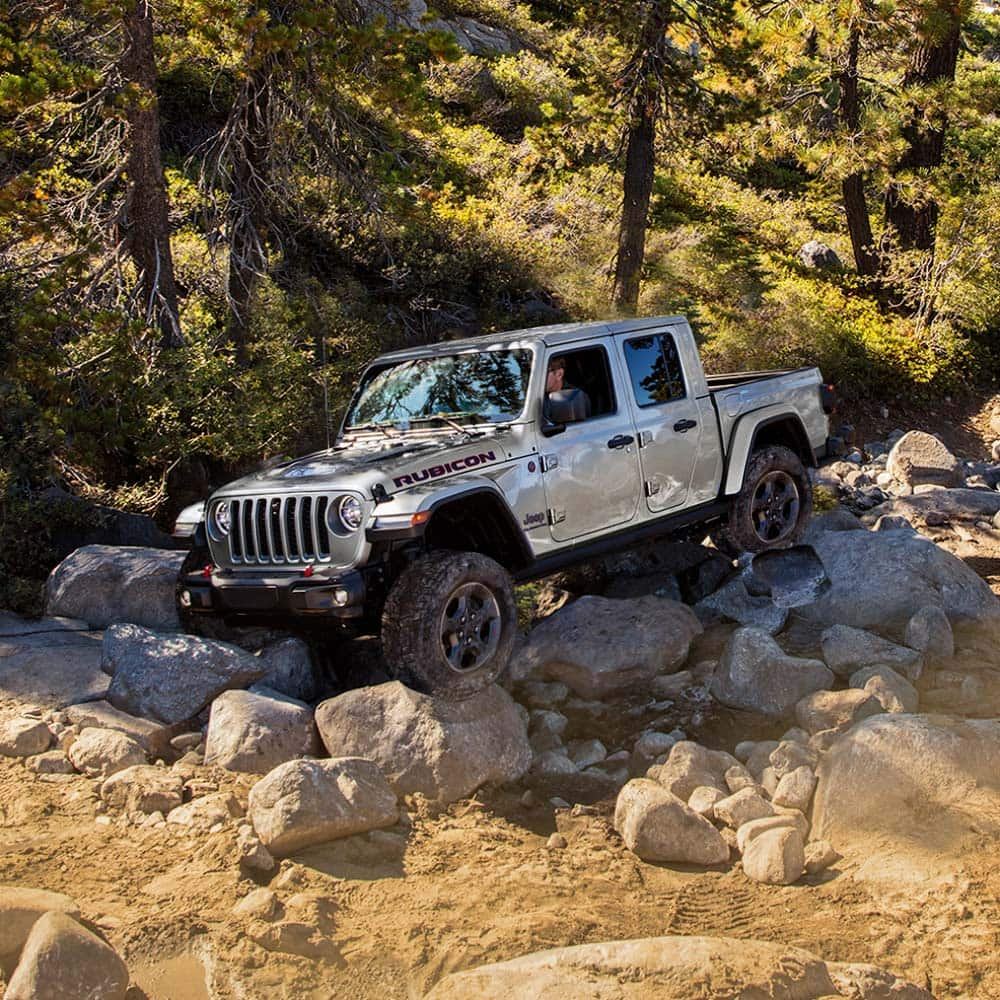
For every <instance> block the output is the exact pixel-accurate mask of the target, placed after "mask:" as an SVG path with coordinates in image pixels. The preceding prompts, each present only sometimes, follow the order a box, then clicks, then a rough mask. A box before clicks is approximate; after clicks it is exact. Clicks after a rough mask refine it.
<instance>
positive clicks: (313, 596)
mask: <svg viewBox="0 0 1000 1000" xmlns="http://www.w3.org/2000/svg"><path fill="white" fill-rule="evenodd" d="M177 600H178V602H179V603H180V605H181V607H182V608H184V609H185V610H186V611H191V612H194V613H199V614H215V615H234V614H248V615H253V616H255V617H257V616H264V617H266V616H269V615H275V616H276V617H277V616H281V615H301V616H303V617H312V618H317V617H327V618H338V619H343V618H360V617H361V616H362V615H363V614H364V604H365V581H364V577H363V576H362V575H361V573H359V572H357V571H356V570H351V571H349V572H347V573H344V574H342V575H340V576H338V577H337V578H336V579H326V578H324V579H309V578H307V577H304V576H302V575H301V574H296V575H294V576H289V575H284V576H274V577H267V576H252V577H244V576H237V575H236V574H235V573H229V574H227V573H220V572H215V573H212V575H211V576H205V575H204V574H203V573H191V574H188V575H186V576H183V577H181V579H180V581H179V582H178V587H177Z"/></svg>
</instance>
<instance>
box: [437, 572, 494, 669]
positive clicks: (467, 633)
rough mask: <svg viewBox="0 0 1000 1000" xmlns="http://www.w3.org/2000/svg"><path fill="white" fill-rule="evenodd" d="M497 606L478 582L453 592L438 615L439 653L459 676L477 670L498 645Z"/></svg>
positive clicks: (465, 585) (486, 589)
mask: <svg viewBox="0 0 1000 1000" xmlns="http://www.w3.org/2000/svg"><path fill="white" fill-rule="evenodd" d="M502 624H503V623H502V621H501V618H500V605H499V603H498V602H497V599H496V597H495V596H494V595H493V592H492V591H491V590H490V589H489V588H488V587H486V586H484V585H483V584H481V583H463V584H462V585H461V586H459V587H456V588H455V590H453V591H452V593H451V596H450V597H449V598H448V600H447V601H446V602H445V606H444V612H443V613H442V615H441V629H440V635H441V653H442V655H443V656H444V660H445V663H447V664H448V666H449V667H450V668H451V669H452V670H454V671H455V672H456V673H459V674H467V673H470V672H471V671H473V670H478V669H479V668H480V667H481V666H483V664H485V663H487V662H488V661H489V660H490V659H491V658H492V656H493V654H494V653H495V652H496V650H497V646H498V645H499V644H500V633H501V630H502Z"/></svg>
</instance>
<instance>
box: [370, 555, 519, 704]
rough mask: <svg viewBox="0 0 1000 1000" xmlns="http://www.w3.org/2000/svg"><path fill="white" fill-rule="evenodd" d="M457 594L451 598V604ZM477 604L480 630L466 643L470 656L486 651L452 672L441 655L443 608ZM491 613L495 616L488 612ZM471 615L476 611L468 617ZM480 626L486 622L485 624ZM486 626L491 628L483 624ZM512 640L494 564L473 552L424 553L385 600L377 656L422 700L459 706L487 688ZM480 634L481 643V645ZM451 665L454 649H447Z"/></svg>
mask: <svg viewBox="0 0 1000 1000" xmlns="http://www.w3.org/2000/svg"><path fill="white" fill-rule="evenodd" d="M456 595H458V597H456ZM486 595H490V596H491V597H492V599H493V601H492V602H490V601H489V600H488V599H487V600H485V603H484V609H485V611H484V626H483V629H481V630H480V631H479V632H478V633H476V634H472V635H470V636H469V637H468V642H469V643H470V649H471V648H472V647H473V646H475V648H477V649H478V648H480V646H481V647H482V648H483V649H484V650H486V649H489V650H490V652H489V653H488V655H484V657H483V658H482V662H475V659H473V661H472V662H471V663H470V665H469V666H468V667H467V668H466V667H463V666H462V665H461V663H460V662H459V664H458V666H457V667H456V666H455V665H453V664H452V663H450V662H449V660H448V658H447V656H446V640H454V639H455V638H456V636H457V635H458V634H460V633H456V632H455V631H454V630H453V629H451V628H450V627H446V626H447V623H448V622H450V621H451V620H452V617H449V614H448V612H449V609H451V610H452V611H453V612H454V611H456V610H457V609H458V607H459V605H458V603H457V602H458V601H459V600H461V599H462V597H463V596H464V597H465V600H466V604H467V605H469V606H473V605H476V604H477V603H478V602H479V601H480V599H485V597H486ZM494 612H495V613H494ZM473 613H475V614H476V615H477V616H478V615H479V609H474V611H473V612H470V615H469V617H470V625H468V626H466V625H459V626H458V628H459V629H462V628H467V627H471V625H472V624H474V623H473V622H472V621H471V618H472V614H473ZM487 619H488V621H487ZM490 623H492V624H490ZM516 634H517V606H516V605H515V603H514V590H513V585H512V583H511V579H510V576H508V574H507V571H506V570H505V569H504V568H503V567H502V566H501V565H500V564H499V563H496V562H494V561H493V560H492V559H490V558H488V557H487V556H484V555H480V554H479V553H478V552H448V551H440V552H431V553H429V554H428V555H425V556H422V557H421V558H419V559H417V560H415V561H414V562H412V563H411V564H410V565H409V566H407V567H406V568H405V569H404V570H403V571H402V573H400V574H399V577H398V578H397V579H396V582H395V583H394V584H393V586H392V589H391V590H390V591H389V594H388V596H387V598H386V601H385V607H384V609H383V611H382V650H383V653H384V654H385V659H386V662H387V664H388V667H389V671H390V674H391V675H392V676H393V677H395V678H397V679H398V680H401V681H402V682H403V683H404V684H406V685H407V686H409V687H412V688H415V689H416V690H418V691H423V692H424V693H425V694H431V695H434V696H435V697H440V698H444V699H446V700H448V701H461V700H463V699H465V698H470V697H472V696H473V695H474V694H477V693H478V692H479V691H482V690H483V689H484V688H486V687H487V686H488V685H490V684H492V683H493V681H495V680H496V679H497V678H498V677H499V676H500V675H501V674H502V673H503V671H504V669H505V668H506V666H507V663H508V661H509V660H510V655H511V651H512V649H513V647H514V639H515V637H516ZM482 635H487V636H488V637H489V641H486V640H483V639H481V636H482ZM448 648H449V649H450V651H451V653H452V657H453V659H455V658H457V656H459V655H460V653H461V647H460V646H459V645H456V644H455V643H454V642H451V644H450V646H449V647H448Z"/></svg>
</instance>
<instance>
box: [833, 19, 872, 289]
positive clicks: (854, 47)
mask: <svg viewBox="0 0 1000 1000" xmlns="http://www.w3.org/2000/svg"><path fill="white" fill-rule="evenodd" d="M860 44H861V29H860V28H859V27H858V26H857V25H856V24H855V25H852V26H851V35H850V42H849V44H848V49H847V65H846V66H845V67H844V70H843V72H842V73H841V74H840V120H841V122H842V123H843V124H844V126H845V127H846V128H847V129H848V130H849V131H850V133H851V135H857V133H858V130H859V128H860V124H861V101H860V98H859V96H858V50H859V48H860ZM841 190H842V192H843V195H844V211H845V213H846V215H847V230H848V232H849V233H850V234H851V246H852V247H853V248H854V263H855V266H856V267H857V270H858V274H860V275H862V276H863V277H871V276H872V275H874V274H876V273H877V272H878V269H879V258H878V254H877V253H876V252H875V239H874V237H873V236H872V223H871V218H870V217H869V215H868V202H867V201H866V200H865V178H864V175H863V174H862V173H861V172H860V171H855V172H854V173H852V174H849V175H848V176H847V177H845V178H844V179H843V181H842V182H841Z"/></svg>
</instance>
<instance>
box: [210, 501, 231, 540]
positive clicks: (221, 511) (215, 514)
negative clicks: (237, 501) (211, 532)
mask: <svg viewBox="0 0 1000 1000" xmlns="http://www.w3.org/2000/svg"><path fill="white" fill-rule="evenodd" d="M212 527H213V528H214V529H215V533H216V535H218V536H219V538H225V537H226V535H228V534H229V528H230V519H229V501H228V500H223V501H222V502H221V503H217V504H216V505H215V507H214V509H213V510H212Z"/></svg>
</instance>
